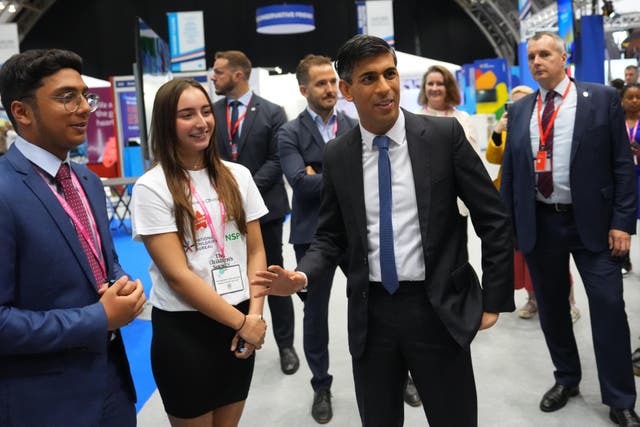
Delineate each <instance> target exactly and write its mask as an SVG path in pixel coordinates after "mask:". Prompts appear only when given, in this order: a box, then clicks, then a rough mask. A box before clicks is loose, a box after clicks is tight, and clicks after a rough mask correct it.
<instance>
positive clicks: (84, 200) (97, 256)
mask: <svg viewBox="0 0 640 427" xmlns="http://www.w3.org/2000/svg"><path fill="white" fill-rule="evenodd" d="M38 173H39V174H40V176H41V177H42V179H44V181H45V182H46V183H47V185H49V183H48V181H47V179H46V178H45V177H44V175H42V173H41V172H40V171H38ZM71 179H72V181H73V186H74V187H75V188H77V189H81V188H82V187H81V186H80V183H79V182H78V178H76V175H75V173H73V171H72V172H71ZM49 188H50V189H51V192H52V193H53V194H54V195H55V196H56V198H57V199H58V201H59V202H60V205H61V206H62V209H64V211H65V212H66V213H67V215H68V216H69V218H71V221H72V222H73V225H75V227H76V230H78V232H79V233H80V234H81V235H82V237H83V238H84V240H85V241H86V242H87V244H88V245H89V248H90V249H91V253H92V254H93V256H94V257H95V259H96V261H98V266H100V271H101V272H102V275H103V276H104V277H107V269H106V267H105V264H104V260H103V259H102V257H101V256H100V253H99V252H98V250H97V249H96V247H95V245H94V244H93V243H94V240H93V239H92V238H91V236H90V235H89V232H88V231H87V230H86V229H85V228H84V226H83V225H82V222H81V221H80V218H78V216H77V215H76V213H75V212H74V211H73V209H72V208H71V206H69V203H67V201H66V200H65V199H64V198H63V197H62V196H61V195H60V194H59V193H58V192H57V191H56V190H55V189H54V188H53V187H51V186H50V185H49ZM78 193H79V194H80V198H81V199H82V205H83V207H84V208H85V209H86V207H87V206H89V202H88V201H87V198H86V196H85V195H84V192H83V191H81V190H79V191H78ZM89 214H90V213H89V212H87V215H89ZM90 222H91V223H92V224H93V232H94V235H95V236H96V240H97V243H98V246H99V247H100V248H102V244H101V241H100V234H99V233H98V229H97V228H96V225H95V221H90ZM101 250H102V249H101Z"/></svg>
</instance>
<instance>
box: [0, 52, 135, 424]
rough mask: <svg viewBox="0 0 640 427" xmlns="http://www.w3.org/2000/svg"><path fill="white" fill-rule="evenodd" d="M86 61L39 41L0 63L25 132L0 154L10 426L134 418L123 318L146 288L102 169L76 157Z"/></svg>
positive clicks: (1, 392) (0, 311) (3, 419)
mask: <svg viewBox="0 0 640 427" xmlns="http://www.w3.org/2000/svg"><path fill="white" fill-rule="evenodd" d="M81 67H82V60H81V58H80V57H79V56H78V55H76V54H75V53H73V52H69V51H62V50H31V51H26V52H24V53H21V54H18V55H14V56H12V57H11V58H9V60H7V62H5V63H4V64H3V66H2V69H1V70H0V95H1V96H2V104H3V105H4V107H5V109H6V111H7V115H8V116H9V119H10V120H11V123H12V124H13V126H14V128H15V129H16V132H17V133H18V137H17V139H16V141H15V143H14V144H13V145H12V146H11V148H10V149H9V151H8V152H7V154H6V155H5V156H3V157H2V158H1V159H0V177H2V178H1V179H0V242H2V243H1V244H0V259H1V260H2V262H1V263H0V425H2V426H27V425H29V426H31V425H34V426H35V425H56V426H58V425H60V426H62V425H64V426H78V427H83V426H98V425H99V426H114V427H116V426H134V425H135V424H136V415H135V407H134V403H135V390H134V387H133V382H132V380H131V374H130V372H129V364H128V362H127V358H126V355H125V351H124V346H123V343H122V337H121V335H120V330H119V328H120V327H122V326H124V325H126V324H128V323H130V322H131V321H132V320H133V319H134V318H135V316H136V315H137V314H139V313H140V312H141V311H142V306H143V304H144V301H145V297H144V293H143V288H142V284H141V283H140V281H135V282H133V281H129V280H128V279H127V277H126V276H125V274H124V272H123V271H122V268H121V267H120V265H119V264H118V258H117V256H116V253H115V250H114V247H113V242H112V239H111V235H110V232H109V223H108V219H107V211H106V205H105V196H104V187H103V186H102V183H101V182H100V179H99V178H98V177H97V176H95V175H94V174H93V173H91V172H90V171H89V170H88V169H87V168H85V167H84V166H80V165H77V164H72V163H69V161H68V153H69V151H70V150H73V149H74V148H76V147H77V146H79V145H80V144H82V143H83V142H84V141H85V139H86V129H87V122H88V119H89V115H90V114H91V112H92V111H94V110H95V108H96V107H97V103H98V98H97V97H96V96H95V95H93V94H88V93H87V86H86V85H85V84H84V82H83V81H82V78H81V76H80V73H81ZM109 284H112V285H111V286H109Z"/></svg>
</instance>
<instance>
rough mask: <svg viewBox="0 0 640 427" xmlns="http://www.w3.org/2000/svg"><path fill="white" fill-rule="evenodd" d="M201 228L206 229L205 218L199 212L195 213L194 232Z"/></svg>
mask: <svg viewBox="0 0 640 427" xmlns="http://www.w3.org/2000/svg"><path fill="white" fill-rule="evenodd" d="M201 228H207V218H205V216H204V215H202V214H201V213H200V212H199V211H196V231H198V230H200V229H201Z"/></svg>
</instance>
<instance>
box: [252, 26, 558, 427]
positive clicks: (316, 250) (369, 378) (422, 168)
mask: <svg viewBox="0 0 640 427" xmlns="http://www.w3.org/2000/svg"><path fill="white" fill-rule="evenodd" d="M396 65H397V58H396V56H395V52H394V51H393V49H392V48H391V47H390V46H389V45H388V44H387V42H385V41H384V40H382V39H381V38H379V37H373V36H367V35H358V36H354V37H352V38H351V39H350V40H348V41H347V42H346V43H345V44H344V45H343V46H342V47H341V48H340V50H339V52H338V55H337V59H336V69H337V71H338V74H339V75H340V79H341V80H340V83H339V87H340V90H341V92H342V95H343V96H344V98H345V99H346V100H347V101H352V102H353V103H354V104H355V107H356V109H357V111H358V116H359V118H360V124H359V126H356V127H355V128H353V129H351V130H350V131H349V132H347V133H345V134H344V135H342V136H339V137H338V138H336V139H335V140H334V141H332V142H330V143H329V144H327V147H326V149H325V154H324V158H323V170H322V175H323V176H322V178H323V193H322V202H321V206H320V216H319V220H318V229H317V231H316V236H315V240H314V241H313V242H312V243H311V246H310V247H309V249H308V250H307V252H306V253H305V255H304V257H303V258H302V260H300V262H299V263H298V266H297V269H298V270H299V271H295V272H293V271H288V270H283V269H282V268H281V267H278V266H270V267H269V271H263V272H257V273H256V278H255V279H254V280H253V281H252V286H262V287H263V288H262V289H260V288H258V289H259V290H258V291H257V292H256V294H257V295H260V294H275V295H290V294H292V293H294V292H299V291H300V290H303V289H304V288H305V287H307V285H308V289H309V290H311V288H312V287H314V286H317V285H318V282H319V281H320V278H321V277H323V276H324V274H325V272H326V271H327V270H328V269H330V268H334V266H335V265H336V264H337V263H338V260H339V259H340V257H342V256H345V255H346V257H347V259H348V264H349V268H348V272H347V290H346V293H347V298H348V330H349V350H350V352H351V356H352V364H353V376H354V384H355V388H356V398H357V401H358V409H359V411H360V417H361V421H362V425H363V426H365V427H389V426H401V425H402V424H403V420H404V406H403V389H404V385H405V382H406V378H407V370H409V371H410V372H411V376H412V378H413V380H414V381H415V385H416V387H417V389H418V392H419V394H420V397H422V398H423V408H424V412H425V414H426V417H427V419H428V421H429V425H430V426H432V427H449V426H456V427H475V426H477V397H476V389H475V380H474V374H473V367H472V363H471V353H470V343H471V341H472V340H473V338H474V337H475V335H476V333H477V332H478V330H481V329H486V328H490V327H491V326H493V325H494V324H495V323H496V321H497V320H498V316H499V313H500V312H503V311H513V309H514V304H513V247H512V245H511V229H510V227H509V219H508V216H507V213H506V210H505V209H504V206H503V204H502V202H501V201H500V196H499V195H498V192H497V191H496V189H495V187H494V186H493V184H492V182H491V179H490V178H489V176H488V174H487V172H486V170H485V168H484V166H483V164H482V161H481V160H480V158H479V157H478V155H477V154H476V153H475V151H474V150H473V148H472V147H471V145H470V144H469V141H467V139H466V137H465V134H464V130H463V129H462V127H461V126H460V124H459V123H458V121H457V120H456V119H454V118H451V117H428V116H418V115H415V114H412V113H410V112H408V111H405V110H402V109H401V108H400V105H399V103H400V75H399V73H398V69H397V67H396ZM458 197H460V198H461V199H462V200H463V201H464V203H465V204H466V205H467V207H468V208H469V210H470V212H471V218H473V224H474V226H475V230H476V232H477V233H478V235H479V236H480V238H481V239H482V249H483V250H482V266H483V277H482V286H481V285H480V282H479V280H478V277H477V275H476V274H475V272H474V270H473V268H472V267H471V265H470V264H469V262H468V257H467V238H466V236H467V233H466V225H464V227H463V226H462V225H461V224H462V223H461V221H460V220H459V218H460V215H459V213H458V205H457V202H456V200H457V198H458ZM567 312H568V311H567Z"/></svg>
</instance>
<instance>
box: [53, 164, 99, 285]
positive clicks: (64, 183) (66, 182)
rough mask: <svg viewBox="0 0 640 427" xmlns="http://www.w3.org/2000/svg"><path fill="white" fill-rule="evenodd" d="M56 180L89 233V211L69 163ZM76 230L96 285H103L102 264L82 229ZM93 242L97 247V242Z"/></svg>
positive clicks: (63, 167)
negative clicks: (76, 187) (75, 184)
mask: <svg viewBox="0 0 640 427" xmlns="http://www.w3.org/2000/svg"><path fill="white" fill-rule="evenodd" d="M55 181H56V182H57V183H59V184H60V186H61V187H62V194H63V195H64V198H65V200H66V201H67V203H68V204H69V206H70V207H71V209H72V210H73V212H74V213H75V215H76V217H77V218H78V219H79V220H80V222H81V223H82V226H83V227H84V229H85V230H86V231H87V233H91V225H90V224H89V217H88V216H87V212H86V210H85V208H84V206H83V204H82V200H81V199H80V195H79V194H78V191H77V190H76V189H75V188H74V186H73V181H72V180H71V170H70V169H69V165H68V164H66V163H63V164H62V166H60V169H58V173H57V174H56V177H55ZM76 231H77V233H78V238H79V239H80V244H81V245H82V250H83V251H84V254H85V255H86V256H87V259H88V260H89V264H90V265H91V271H92V272H93V277H94V279H95V281H96V286H101V285H102V284H103V283H104V281H105V277H104V273H103V272H102V269H101V268H100V264H99V262H98V260H97V259H96V257H95V255H94V254H93V252H92V251H91V246H90V245H89V242H87V241H86V239H85V238H84V236H83V235H82V233H81V232H80V231H78V230H76ZM93 243H94V247H95V242H93Z"/></svg>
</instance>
